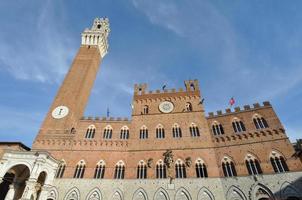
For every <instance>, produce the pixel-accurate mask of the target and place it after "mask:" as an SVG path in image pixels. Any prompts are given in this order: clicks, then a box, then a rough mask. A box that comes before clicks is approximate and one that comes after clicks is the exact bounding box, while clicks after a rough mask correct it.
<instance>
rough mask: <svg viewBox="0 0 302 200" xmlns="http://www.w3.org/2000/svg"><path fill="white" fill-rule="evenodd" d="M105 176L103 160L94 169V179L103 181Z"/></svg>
mask: <svg viewBox="0 0 302 200" xmlns="http://www.w3.org/2000/svg"><path fill="white" fill-rule="evenodd" d="M104 175H105V162H104V161H103V160H101V161H99V162H98V164H97V165H96V167H95V171H94V178H95V179H103V178H104Z"/></svg>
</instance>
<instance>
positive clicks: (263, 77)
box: [0, 0, 302, 145]
mask: <svg viewBox="0 0 302 200" xmlns="http://www.w3.org/2000/svg"><path fill="white" fill-rule="evenodd" d="M301 9H302V1H298V0H297V1H295V0H292V1H290V2H288V1H278V0H266V1H263V0H253V1H222V0H190V1H170V0H165V1H162V0H152V1H149V0H129V1H126V0H125V1H112V0H108V1H106V0H104V1H92V0H91V1H77V0H73V1H71V0H66V1H59V0H57V1H54V0H49V1H46V0H45V1H38V0H27V1H24V0H15V1H1V2H0V25H1V31H0V44H1V45H0V89H1V91H2V92H1V98H0V111H1V115H0V141H22V142H24V143H25V144H27V145H31V143H32V141H33V139H34V137H35V135H36V134H37V132H38V129H39V127H40V124H41V122H42V120H43V119H44V117H45V114H46V112H47V111H48V109H49V106H50V104H51V102H52V100H53V98H54V96H55V94H56V91H57V89H58V87H59V85H60V83H61V82H62V80H63V78H64V75H65V73H66V71H67V70H68V68H69V65H70V63H71V62H72V59H73V57H74V55H75V53H76V51H77V49H78V48H79V45H80V34H81V32H82V31H83V30H84V28H86V27H90V26H91V23H92V21H93V19H94V18H95V17H98V16H99V17H102V16H107V17H108V18H109V20H110V26H111V33H110V39H109V44H110V49H109V53H108V54H107V55H106V57H105V59H104V61H103V63H102V65H101V69H100V72H99V74H98V77H97V80H96V82H95V87H94V89H93V91H92V95H91V97H90V101H89V105H88V107H87V109H86V115H87V116H105V115H106V109H107V107H109V108H110V112H111V115H112V116H116V117H119V116H121V117H127V116H128V117H129V116H130V115H131V108H130V106H129V104H130V102H131V99H132V92H133V85H134V84H135V83H143V82H146V83H148V84H149V89H150V90H155V89H158V88H161V86H162V85H163V84H167V87H168V88H179V87H183V81H184V80H187V79H195V78H196V79H199V81H200V87H201V90H202V95H203V96H204V98H205V106H206V111H207V112H211V111H216V110H220V109H223V110H224V109H225V108H227V107H228V101H229V99H230V97H232V96H234V97H235V99H236V104H237V105H240V106H242V105H244V104H252V103H255V102H262V101H265V100H269V101H271V103H272V104H273V106H274V109H275V111H276V112H277V114H278V115H279V117H280V119H281V121H282V123H283V125H284V126H285V128H286V129H287V133H288V135H289V137H290V139H291V140H292V141H294V140H295V139H296V138H299V137H300V138H301V132H302V118H301V117H300V115H301V113H302V106H301V103H302V90H301V88H302V56H301V52H302V39H301V38H302V37H301V36H302V26H301V21H302V13H301Z"/></svg>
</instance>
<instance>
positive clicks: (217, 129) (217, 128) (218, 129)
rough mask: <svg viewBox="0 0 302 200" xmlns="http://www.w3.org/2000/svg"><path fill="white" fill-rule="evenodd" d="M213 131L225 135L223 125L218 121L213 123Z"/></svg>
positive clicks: (215, 133)
mask: <svg viewBox="0 0 302 200" xmlns="http://www.w3.org/2000/svg"><path fill="white" fill-rule="evenodd" d="M212 131H213V134H214V135H223V134H224V130H223V126H222V125H221V124H220V123H218V122H214V123H213V125H212Z"/></svg>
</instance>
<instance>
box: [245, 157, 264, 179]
mask: <svg viewBox="0 0 302 200" xmlns="http://www.w3.org/2000/svg"><path fill="white" fill-rule="evenodd" d="M245 165H246V168H247V171H248V172H249V175H257V174H262V170H261V167H260V164H259V161H258V160H257V159H256V158H255V156H253V155H250V154H248V155H247V156H246V157H245Z"/></svg>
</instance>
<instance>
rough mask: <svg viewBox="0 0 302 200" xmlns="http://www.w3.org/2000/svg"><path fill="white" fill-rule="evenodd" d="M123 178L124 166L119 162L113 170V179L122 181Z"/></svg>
mask: <svg viewBox="0 0 302 200" xmlns="http://www.w3.org/2000/svg"><path fill="white" fill-rule="evenodd" d="M124 176H125V164H124V162H123V161H121V160H120V161H119V162H118V163H116V165H115V170H114V178H115V179H124Z"/></svg>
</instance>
